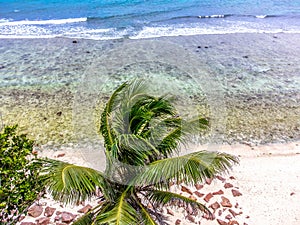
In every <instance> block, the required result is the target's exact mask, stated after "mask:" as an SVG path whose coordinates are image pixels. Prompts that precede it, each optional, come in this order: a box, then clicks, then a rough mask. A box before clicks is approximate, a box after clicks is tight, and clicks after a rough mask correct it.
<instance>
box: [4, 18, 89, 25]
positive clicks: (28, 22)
mask: <svg viewBox="0 0 300 225" xmlns="http://www.w3.org/2000/svg"><path fill="white" fill-rule="evenodd" d="M86 21H87V18H86V17H83V18H69V19H57V20H21V21H4V22H1V23H0V26H18V25H50V24H66V23H79V22H86Z"/></svg>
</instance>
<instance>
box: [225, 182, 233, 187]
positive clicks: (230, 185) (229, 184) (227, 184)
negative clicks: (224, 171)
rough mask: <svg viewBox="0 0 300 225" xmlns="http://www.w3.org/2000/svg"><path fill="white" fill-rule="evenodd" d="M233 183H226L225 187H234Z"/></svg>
mask: <svg viewBox="0 0 300 225" xmlns="http://www.w3.org/2000/svg"><path fill="white" fill-rule="evenodd" d="M232 187H233V185H232V184H231V183H226V184H224V188H232Z"/></svg>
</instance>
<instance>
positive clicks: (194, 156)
mask: <svg viewBox="0 0 300 225" xmlns="http://www.w3.org/2000/svg"><path fill="white" fill-rule="evenodd" d="M235 163H238V159H237V158H236V157H235V156H232V155H229V154H226V153H218V152H208V151H199V152H194V153H190V154H187V155H183V156H179V157H174V158H166V159H162V160H158V161H155V162H152V163H150V164H149V165H147V166H145V168H144V171H143V172H141V173H140V174H139V175H138V176H137V177H136V179H135V182H136V183H135V184H137V185H142V184H143V185H149V184H152V185H158V186H160V185H162V186H163V187H165V186H167V185H168V181H170V180H172V179H176V180H184V181H185V182H186V183H188V184H194V183H197V182H203V181H204V180H205V179H206V178H212V177H214V176H215V175H216V174H219V173H222V172H227V171H228V170H229V169H230V168H231V167H232V166H233V164H235Z"/></svg>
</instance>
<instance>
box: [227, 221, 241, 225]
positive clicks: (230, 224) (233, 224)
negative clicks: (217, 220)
mask: <svg viewBox="0 0 300 225" xmlns="http://www.w3.org/2000/svg"><path fill="white" fill-rule="evenodd" d="M228 225H239V223H238V222H237V221H235V220H231V221H229V223H228Z"/></svg>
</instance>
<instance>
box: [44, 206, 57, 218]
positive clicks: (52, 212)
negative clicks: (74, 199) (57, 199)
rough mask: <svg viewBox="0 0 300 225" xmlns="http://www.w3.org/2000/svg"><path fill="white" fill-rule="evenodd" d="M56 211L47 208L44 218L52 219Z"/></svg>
mask: <svg viewBox="0 0 300 225" xmlns="http://www.w3.org/2000/svg"><path fill="white" fill-rule="evenodd" d="M55 210H56V209H55V208H52V207H50V206H47V207H46V208H45V212H44V216H47V217H51V216H52V215H53V214H54V212H55Z"/></svg>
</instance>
